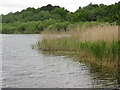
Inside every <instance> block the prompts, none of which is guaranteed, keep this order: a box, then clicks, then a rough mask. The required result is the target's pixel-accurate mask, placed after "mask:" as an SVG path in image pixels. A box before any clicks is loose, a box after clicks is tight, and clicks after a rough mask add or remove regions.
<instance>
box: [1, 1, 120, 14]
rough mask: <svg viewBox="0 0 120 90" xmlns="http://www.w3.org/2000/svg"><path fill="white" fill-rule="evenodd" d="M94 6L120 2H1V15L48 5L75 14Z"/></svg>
mask: <svg viewBox="0 0 120 90" xmlns="http://www.w3.org/2000/svg"><path fill="white" fill-rule="evenodd" d="M91 2H92V3H93V4H101V3H103V4H106V5H110V4H114V3H115V2H119V0H0V14H7V13H9V12H16V11H21V10H23V9H26V8H27V7H34V8H38V7H41V6H45V5H47V4H52V5H59V6H61V7H65V8H66V9H67V10H69V11H71V12H74V11H76V10H77V9H78V8H79V6H81V7H83V6H87V5H88V4H90V3H91Z"/></svg>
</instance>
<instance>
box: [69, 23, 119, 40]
mask: <svg viewBox="0 0 120 90" xmlns="http://www.w3.org/2000/svg"><path fill="white" fill-rule="evenodd" d="M70 34H72V37H74V38H77V39H79V40H80V41H85V40H86V41H97V40H105V41H113V40H118V26H116V25H114V26H110V25H102V26H95V27H82V28H78V29H77V30H76V31H74V32H73V31H71V32H70Z"/></svg>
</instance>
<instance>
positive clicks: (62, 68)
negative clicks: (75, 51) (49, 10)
mask: <svg viewBox="0 0 120 90" xmlns="http://www.w3.org/2000/svg"><path fill="white" fill-rule="evenodd" d="M1 37H2V40H1V41H0V44H2V49H0V54H2V56H1V57H2V61H0V64H1V63H2V78H1V75H0V79H2V87H4V88H8V87H10V88H68V87H69V88H111V87H113V88H114V87H118V83H119V82H118V74H117V72H115V70H112V71H111V70H109V69H107V68H101V67H96V66H95V65H91V64H88V63H83V62H78V61H76V60H75V58H72V57H68V56H59V55H58V56H57V55H53V54H45V53H43V52H42V51H38V50H36V49H32V48H31V45H32V44H35V43H37V41H38V40H39V39H40V38H41V37H40V35H37V34H29V35H28V34H23V35H12V34H10V35H5V34H3V35H0V38H1ZM76 59H77V58H76ZM0 74H1V72H0ZM0 86H1V84H0Z"/></svg>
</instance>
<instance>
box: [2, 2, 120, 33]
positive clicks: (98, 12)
mask: <svg viewBox="0 0 120 90" xmlns="http://www.w3.org/2000/svg"><path fill="white" fill-rule="evenodd" d="M119 15H120V2H118V3H115V4H112V5H104V4H100V5H98V4H92V3H90V4H89V5H87V6H85V7H83V8H81V7H79V9H78V10H76V11H75V12H69V11H68V10H66V9H65V8H61V7H59V6H52V5H51V4H48V5H47V6H43V7H41V8H38V9H35V8H31V7H29V8H27V9H24V10H22V11H21V12H15V13H12V12H11V13H8V14H7V15H0V16H2V33H3V34H12V33H26V34H32V33H40V32H41V31H43V30H46V29H48V30H49V29H52V30H57V31H60V30H65V31H66V30H67V27H68V26H69V25H74V24H76V23H78V22H91V21H95V22H103V23H104V22H108V23H115V24H120V22H119Z"/></svg>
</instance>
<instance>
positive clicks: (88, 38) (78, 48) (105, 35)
mask: <svg viewBox="0 0 120 90" xmlns="http://www.w3.org/2000/svg"><path fill="white" fill-rule="evenodd" d="M65 34H66V36H65ZM52 35H53V34H50V35H48V34H44V35H43V37H42V40H41V41H39V42H38V46H39V49H42V50H45V51H62V52H63V51H64V52H71V53H72V52H76V55H77V56H78V57H80V58H84V59H90V60H91V59H94V61H95V60H96V61H100V62H101V63H104V64H105V63H106V64H105V65H108V63H112V65H113V66H114V65H117V62H118V55H119V54H120V52H119V51H120V41H119V40H118V26H116V25H112V26H111V25H108V24H105V25H103V24H102V25H94V26H78V27H77V28H76V29H75V30H71V29H69V30H68V32H65V33H64V34H63V33H61V34H60V35H61V36H58V35H56V36H57V38H56V36H54V35H53V36H52ZM110 65H111V64H110Z"/></svg>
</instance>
